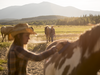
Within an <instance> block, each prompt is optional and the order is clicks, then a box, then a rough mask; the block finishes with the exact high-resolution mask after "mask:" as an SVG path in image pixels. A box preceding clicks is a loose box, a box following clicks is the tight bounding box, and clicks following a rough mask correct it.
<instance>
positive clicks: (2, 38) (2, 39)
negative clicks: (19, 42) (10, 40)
mask: <svg viewBox="0 0 100 75" xmlns="http://www.w3.org/2000/svg"><path fill="white" fill-rule="evenodd" d="M1 35H2V42H3V39H4V36H3V35H4V34H3V33H1Z"/></svg>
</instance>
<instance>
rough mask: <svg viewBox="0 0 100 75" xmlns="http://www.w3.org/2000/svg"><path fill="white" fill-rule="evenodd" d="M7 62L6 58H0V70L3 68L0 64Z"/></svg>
mask: <svg viewBox="0 0 100 75" xmlns="http://www.w3.org/2000/svg"><path fill="white" fill-rule="evenodd" d="M6 63H7V60H4V59H0V71H2V70H4V69H5V68H4V67H2V66H1V65H3V64H6Z"/></svg>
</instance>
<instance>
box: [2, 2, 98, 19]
mask: <svg viewBox="0 0 100 75" xmlns="http://www.w3.org/2000/svg"><path fill="white" fill-rule="evenodd" d="M89 14H92V15H100V12H99V11H85V10H81V9H77V8H75V7H71V6H68V7H62V6H59V5H56V4H53V3H49V2H41V3H39V4H35V3H32V4H26V5H23V6H10V7H7V8H4V9H1V10H0V19H9V18H10V19H22V18H30V17H37V16H47V15H60V16H66V17H80V16H83V15H87V16H88V15H89Z"/></svg>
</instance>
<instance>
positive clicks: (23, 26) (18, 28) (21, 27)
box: [8, 23, 36, 41]
mask: <svg viewBox="0 0 100 75" xmlns="http://www.w3.org/2000/svg"><path fill="white" fill-rule="evenodd" d="M19 33H30V34H36V32H34V29H33V28H32V27H29V25H28V24H27V23H20V24H17V25H15V26H14V27H13V29H12V30H11V32H10V33H9V34H8V40H9V41H10V40H13V39H14V36H15V35H17V34H19Z"/></svg>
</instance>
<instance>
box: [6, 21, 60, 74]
mask: <svg viewBox="0 0 100 75" xmlns="http://www.w3.org/2000/svg"><path fill="white" fill-rule="evenodd" d="M30 34H36V33H35V32H34V29H32V28H31V27H29V25H28V24H26V23H25V24H17V25H15V26H14V27H13V29H12V31H11V32H10V33H9V36H8V39H9V40H14V41H13V43H12V45H11V47H10V49H9V52H8V55H7V58H8V61H7V65H8V75H29V74H27V73H26V67H27V62H28V60H32V61H41V60H43V59H45V58H47V57H49V56H51V55H52V54H54V53H55V52H57V51H59V48H58V47H59V45H61V44H58V45H56V46H53V47H52V48H50V49H49V50H46V51H44V52H42V53H40V54H35V53H34V52H30V51H28V50H27V49H26V48H25V45H27V42H28V40H29V39H30V38H29V36H30Z"/></svg>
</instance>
